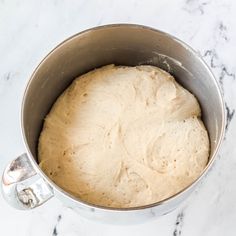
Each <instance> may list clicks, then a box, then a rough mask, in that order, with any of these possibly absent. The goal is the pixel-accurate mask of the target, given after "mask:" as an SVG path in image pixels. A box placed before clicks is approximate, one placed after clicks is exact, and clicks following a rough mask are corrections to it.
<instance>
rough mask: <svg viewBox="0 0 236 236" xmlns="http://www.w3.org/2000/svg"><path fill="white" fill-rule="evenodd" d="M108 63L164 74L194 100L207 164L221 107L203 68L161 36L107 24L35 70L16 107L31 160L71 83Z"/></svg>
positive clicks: (219, 130)
mask: <svg viewBox="0 0 236 236" xmlns="http://www.w3.org/2000/svg"><path fill="white" fill-rule="evenodd" d="M111 63H114V64H116V65H128V66H135V65H141V64H149V65H155V66H158V67H160V68H162V69H164V70H166V71H169V72H170V73H171V74H172V75H173V76H174V77H175V78H176V80H177V81H178V82H179V83H180V84H182V85H183V86H184V87H185V88H186V89H188V90H189V91H191V92H192V93H193V94H194V95H195V96H196V97H197V98H198V100H199V102H200V105H201V108H202V116H203V121H204V123H205V125H206V127H207V130H208V132H209V136H210V143H211V155H210V159H211V158H212V156H213V153H214V152H215V149H216V146H217V144H218V142H219V140H220V137H221V133H222V131H223V125H222V120H223V117H224V114H223V103H222V100H221V96H220V92H219V89H218V86H217V84H216V82H215V80H214V78H213V76H212V74H211V72H210V71H209V69H208V67H207V66H206V65H205V64H204V62H203V61H202V60H201V59H200V57H199V56H198V55H197V54H196V53H195V52H193V50H191V49H190V48H189V47H188V46H186V45H185V44H184V43H182V42H180V41H179V40H177V39H175V38H173V37H171V36H170V35H167V34H165V33H163V32H160V31H156V30H153V29H150V28H146V27H142V26H135V25H111V26H106V27H98V28H96V29H92V30H88V31H85V32H82V33H80V34H78V35H76V36H74V37H72V38H70V39H69V40H67V41H65V42H64V43H62V44H61V45H59V46H58V47H57V48H56V49H55V50H54V51H53V52H51V53H50V54H49V55H48V56H47V57H46V58H45V59H44V60H43V61H42V63H41V64H40V65H39V66H38V68H37V69H36V70H35V72H34V74H33V75H32V77H31V80H30V82H29V84H28V86H27V89H26V93H25V99H24V102H23V107H22V125H23V135H24V136H25V138H26V143H27V145H28V147H29V150H30V152H31V154H32V155H33V157H34V158H35V159H36V160H37V144H38V137H39V134H40V131H41V128H42V124H43V120H44V118H45V116H46V114H47V113H48V112H49V110H50V108H51V106H52V105H53V103H54V102H55V100H56V98H57V97H58V96H59V95H60V94H61V93H62V91H63V90H65V88H66V87H67V86H68V85H69V84H70V83H71V82H72V80H73V79H74V78H75V77H77V76H78V75H81V74H83V73H85V72H88V71H90V70H92V69H94V68H97V67H100V66H103V65H107V64H111Z"/></svg>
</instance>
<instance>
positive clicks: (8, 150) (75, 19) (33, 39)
mask: <svg viewBox="0 0 236 236" xmlns="http://www.w3.org/2000/svg"><path fill="white" fill-rule="evenodd" d="M235 12H236V2H235V1H233V0H226V1H221V0H175V1H174V0H173V1H164V0H162V1H155V0H147V1H139V0H130V1H125V0H120V1H116V0H96V1H95V0H90V1H84V0H79V1H76V0H71V1H60V0H54V1H49V0H46V1H27V0H12V1H6V0H1V1H0V54H1V62H0V108H1V114H0V131H1V133H0V147H1V153H0V157H1V158H0V172H2V170H3V168H4V166H5V165H6V164H7V163H8V162H9V161H10V160H12V159H13V158H15V157H16V156H17V155H20V154H21V153H22V152H24V147H23V144H22V140H21V134H20V118H19V112H20V104H21V99H22V95H23V91H24V88H25V85H26V83H27V80H28V79H29V76H30V75H31V73H32V72H33V70H34V68H35V67H36V66H37V64H38V63H39V62H40V61H41V60H42V59H43V57H44V56H45V55H46V54H47V53H48V52H49V51H50V50H51V49H52V48H53V47H55V46H56V45H57V44H58V43H60V42H61V41H63V40H64V39H66V38H67V37H69V36H71V35H73V34H75V33H77V32H79V31H82V30H84V29H86V28H90V27H94V26H97V25H102V24H108V23H120V22H126V23H137V24H143V25H148V26H151V27H155V28H158V29H160V30H163V31H166V32H168V33H171V34H173V35H175V36H176V37H179V38H180V39H182V40H183V41H185V42H186V43H188V44H189V45H191V46H192V47H193V48H194V49H195V50H196V51H198V53H199V54H200V55H201V56H202V57H203V58H204V59H205V60H206V62H207V63H208V65H209V66H210V67H211V69H212V71H213V73H214V74H215V76H216V78H217V80H218V82H219V83H220V86H221V89H222V91H223V93H224V97H225V105H226V114H227V127H226V128H227V132H226V136H225V140H224V144H223V147H222V149H221V151H220V153H219V156H218V158H217V161H216V163H215V165H214V166H213V168H212V170H211V171H210V173H209V174H208V176H207V178H206V179H205V180H204V181H203V183H202V184H201V185H200V187H199V188H198V189H197V190H196V191H194V193H193V194H192V195H191V197H190V198H189V199H188V200H187V201H186V203H185V204H184V205H181V206H180V207H178V208H177V209H176V210H175V211H173V212H171V213H169V214H167V215H165V216H163V217H160V218H157V219H156V220H154V221H150V222H147V223H144V224H140V225H131V226H114V225H104V224H99V223H97V222H91V221H89V220H87V219H85V218H83V217H81V216H79V215H78V214H76V213H75V212H74V211H73V210H71V209H69V208H66V207H65V206H63V205H62V204H61V203H60V202H59V201H58V200H57V199H52V200H50V201H49V202H47V203H46V204H45V205H43V206H42V207H40V208H37V209H34V210H32V211H28V212H22V211H16V210H14V209H12V208H11V207H9V206H8V205H7V204H6V203H5V202H4V200H3V199H2V196H1V195H0V209H1V211H0V222H1V227H0V235H8V236H13V235H14V236H15V235H19V236H21V235H22V236H23V235H24V236H25V235H28V236H39V235H40V236H41V235H44V236H64V235H66V236H75V235H150V236H152V235H153V236H154V235H163V236H180V235H181V236H189V235H191V236H199V235H206V236H217V235H219V236H220V235H227V236H231V235H232V236H233V235H235V219H236V205H235V199H236V147H235V144H234V137H235V136H236V124H235V109H236V93H235V90H236V79H235V76H236V63H235V59H234V55H235V54H236V44H235V41H236V27H235Z"/></svg>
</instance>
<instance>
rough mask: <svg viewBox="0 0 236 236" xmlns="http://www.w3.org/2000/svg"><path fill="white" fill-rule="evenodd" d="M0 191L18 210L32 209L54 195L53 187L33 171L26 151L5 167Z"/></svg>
mask: <svg viewBox="0 0 236 236" xmlns="http://www.w3.org/2000/svg"><path fill="white" fill-rule="evenodd" d="M2 193H3V197H4V198H5V200H6V201H7V202H8V203H9V204H10V205H11V206H12V207H15V208H17V209H20V210H28V209H33V208H35V207H37V206H40V205H41V204H43V203H44V202H46V201H47V200H49V199H50V198H51V197H53V196H54V193H53V189H52V188H51V187H50V186H49V185H48V184H47V183H46V182H45V180H44V179H43V178H42V177H40V176H39V174H38V173H37V172H36V171H35V169H34V168H33V166H32V164H31V162H30V160H29V158H28V156H27V154H26V153H24V154H22V155H21V156H19V157H17V158H16V159H15V160H13V161H12V162H11V163H10V164H9V165H8V166H7V167H6V168H5V170H4V172H3V175H2Z"/></svg>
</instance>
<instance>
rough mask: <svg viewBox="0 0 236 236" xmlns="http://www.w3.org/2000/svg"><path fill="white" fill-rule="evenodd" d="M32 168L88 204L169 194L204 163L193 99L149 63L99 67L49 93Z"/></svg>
mask: <svg viewBox="0 0 236 236" xmlns="http://www.w3.org/2000/svg"><path fill="white" fill-rule="evenodd" d="M38 150H39V153H38V154H39V155H38V156H39V160H40V166H41V167H42V169H43V170H44V171H45V173H46V174H47V175H48V176H49V177H50V178H51V179H52V180H53V181H54V182H55V183H56V184H57V185H59V186H60V187H61V188H63V189H64V190H66V191H68V192H69V193H71V194H73V195H74V196H76V197H78V198H80V199H82V200H84V201H86V202H90V203H93V204H97V205H103V206H111V207H121V208H124V207H135V206H141V205H146V204H151V203H154V202H157V201H160V200H163V199H165V198H168V197H170V196H172V195H173V194H175V193H177V192H179V191H180V190H182V189H183V188H185V187H186V186H188V185H189V184H190V183H192V182H193V181H194V180H195V179H196V178H197V177H198V176H199V175H200V174H201V172H202V170H203V169H204V167H205V166H206V164H207V161H208V155H209V140H208V135H207V131H206V129H205V127H204V125H203V122H202V121H201V119H200V107H199V104H198V102H197V100H196V98H195V97H194V96H193V95H192V94H191V93H190V92H188V91H187V90H185V89H184V88H183V87H181V86H180V85H179V84H178V83H177V82H176V81H175V80H174V78H173V77H172V76H171V75H170V74H169V73H167V72H165V71H163V70H161V69H159V68H157V67H153V66H137V67H120V66H119V67H118V66H114V65H109V66H104V67H102V68H100V69H96V70H93V71H91V72H89V73H87V74H85V75H83V76H80V77H79V78H77V79H76V80H74V82H73V83H72V84H71V86H69V87H68V88H67V89H66V90H65V92H64V93H63V94H62V95H61V96H60V97H59V98H58V99H57V101H56V103H55V104H54V106H53V108H52V109H51V111H50V113H49V114H48V115H47V117H46V119H45V122H44V127H43V131H42V133H41V135H40V139H39V149H38Z"/></svg>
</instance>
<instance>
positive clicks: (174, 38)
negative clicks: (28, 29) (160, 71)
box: [20, 23, 226, 212]
mask: <svg viewBox="0 0 236 236" xmlns="http://www.w3.org/2000/svg"><path fill="white" fill-rule="evenodd" d="M120 27H129V28H138V29H144V30H150V31H152V32H154V33H159V34H161V35H164V36H166V37H168V38H170V39H172V40H174V41H176V42H177V43H179V44H181V45H182V46H183V47H184V48H185V49H186V50H188V51H190V52H191V54H192V55H193V56H195V57H196V58H197V59H198V60H199V61H200V62H201V64H202V66H203V67H205V69H206V70H207V72H208V75H209V76H210V77H211V78H212V82H213V83H214V84H215V87H216V89H217V93H218V97H219V100H220V106H221V112H222V121H221V125H222V129H221V130H220V136H219V140H218V142H217V145H216V148H215V150H214V152H213V153H212V157H211V159H210V160H209V161H208V163H207V165H206V167H205V168H204V170H203V171H202V173H201V174H200V175H199V176H198V178H197V179H196V180H194V181H193V182H192V183H190V184H189V185H188V186H186V187H185V188H183V189H181V190H180V191H178V192H177V193H175V194H174V195H172V196H170V197H168V198H165V199H163V200H161V201H158V202H155V203H151V204H147V205H143V206H137V207H126V208H117V207H108V206H100V205H95V204H92V203H88V202H85V201H83V200H81V199H79V198H76V197H75V196H73V195H72V194H70V193H68V192H66V191H65V190H63V189H62V188H60V187H59V186H58V185H56V184H55V183H54V182H53V181H52V180H51V179H50V178H49V177H48V176H47V175H46V174H45V173H44V172H43V171H42V169H41V168H40V167H39V165H38V163H37V162H36V159H35V158H34V156H33V154H32V153H31V151H30V148H29V146H28V143H27V139H26V135H25V130H24V107H25V102H26V99H27V94H28V91H29V87H30V85H31V82H32V81H33V79H34V77H35V75H36V73H37V71H38V70H39V69H40V67H41V66H42V64H43V63H44V62H45V61H46V60H47V59H48V58H49V57H50V56H51V55H52V54H53V53H54V52H55V51H56V50H57V49H59V48H60V47H62V46H63V45H64V44H65V43H68V42H69V41H71V40H74V39H75V38H77V37H81V36H83V35H85V34H88V33H90V32H92V31H97V30H101V29H106V28H120ZM20 120H21V135H22V137H23V141H24V142H23V143H24V146H25V148H26V152H27V154H28V157H29V159H30V161H31V164H32V165H33V167H34V169H35V170H36V172H37V173H38V174H39V175H40V176H41V177H42V178H43V179H44V180H46V181H47V183H49V185H50V186H51V187H52V188H53V190H54V191H55V190H56V191H57V192H60V194H62V195H63V196H64V197H66V198H68V199H69V200H70V201H73V202H75V203H76V204H78V203H79V204H80V205H83V206H84V207H90V208H93V209H96V210H103V211H104V210H105V211H111V212H130V211H137V210H144V209H150V208H153V207H156V206H159V205H163V204H166V203H167V202H170V201H172V200H174V199H176V198H177V197H179V196H180V195H182V194H184V193H185V192H187V190H189V189H190V188H191V187H193V186H194V185H196V184H197V183H198V182H200V180H202V178H203V177H204V176H205V175H206V173H207V172H208V171H209V169H210V168H211V166H212V164H213V163H214V161H215V159H216V156H217V154H218V151H219V148H220V146H221V144H222V141H223V139H224V135H225V123H226V114H225V104H224V99H223V94H222V92H221V89H220V86H219V83H218V81H217V80H216V78H215V76H214V74H213V72H212V71H211V69H210V67H209V66H208V65H207V63H206V62H205V61H204V60H203V58H202V57H201V56H200V54H199V53H198V52H196V51H195V50H194V49H193V48H192V47H191V46H189V45H188V44H186V43H185V42H184V41H182V40H180V39H178V38H176V37H175V36H173V35H171V34H169V33H166V32H163V31H161V30H158V29H155V28H153V27H149V26H145V25H140V24H129V23H118V24H106V25H100V26H96V27H92V28H89V29H86V30H83V31H81V32H78V33H76V34H74V35H72V36H70V37H69V38H67V39H65V40H63V41H62V42H61V43H60V44H58V45H57V46H56V47H54V48H53V49H52V50H51V51H50V52H49V53H48V54H47V55H46V56H45V57H44V58H43V59H42V60H41V61H40V63H39V64H38V65H37V67H36V68H35V69H34V71H33V73H32V74H31V76H30V78H29V80H28V82H27V84H26V87H25V90H24V93H23V98H22V103H21V112H20ZM54 196H55V194H54Z"/></svg>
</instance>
